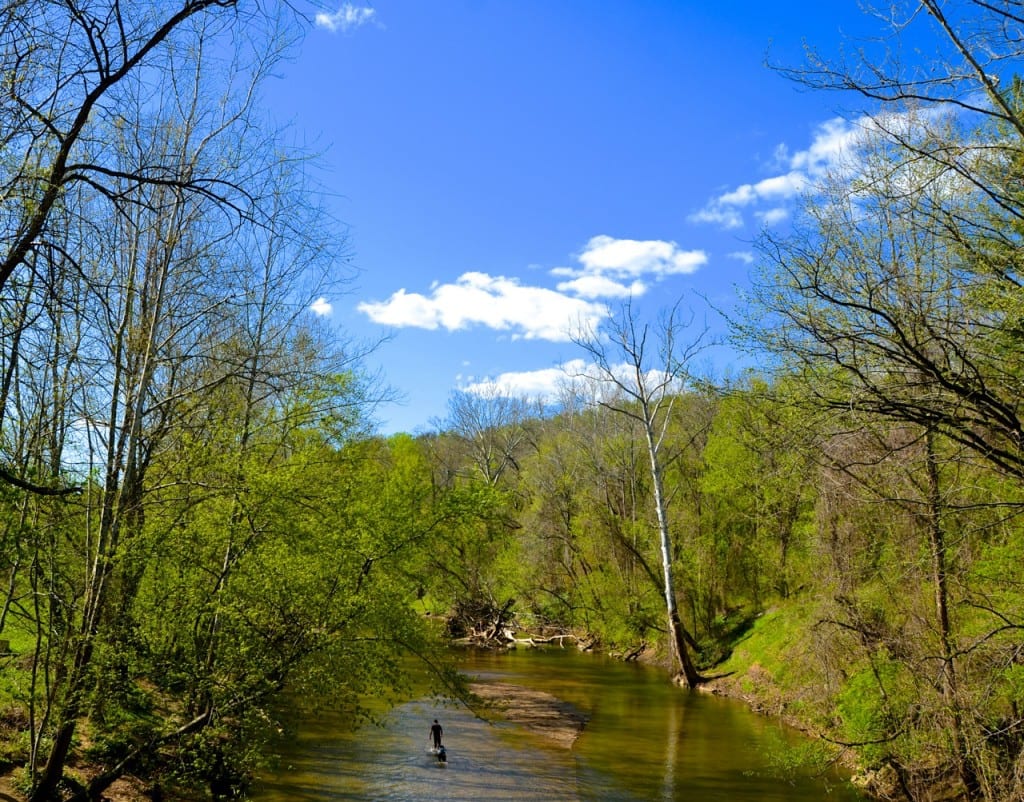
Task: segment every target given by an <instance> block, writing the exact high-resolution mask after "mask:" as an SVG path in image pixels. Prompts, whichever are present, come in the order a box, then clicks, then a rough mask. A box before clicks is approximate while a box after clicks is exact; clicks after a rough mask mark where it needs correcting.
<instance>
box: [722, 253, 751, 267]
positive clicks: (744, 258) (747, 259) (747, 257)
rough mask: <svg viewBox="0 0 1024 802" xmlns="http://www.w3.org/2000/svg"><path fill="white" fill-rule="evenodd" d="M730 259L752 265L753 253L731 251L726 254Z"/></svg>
mask: <svg viewBox="0 0 1024 802" xmlns="http://www.w3.org/2000/svg"><path fill="white" fill-rule="evenodd" d="M726 255H727V256H728V257H729V258H730V259H736V260H738V261H740V262H743V264H745V265H752V264H753V263H754V254H752V253H751V252H750V251H733V252H732V253H729V254H726Z"/></svg>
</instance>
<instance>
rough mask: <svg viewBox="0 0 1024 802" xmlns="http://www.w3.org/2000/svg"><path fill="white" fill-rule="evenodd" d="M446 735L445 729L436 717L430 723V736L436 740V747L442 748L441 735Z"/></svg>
mask: <svg viewBox="0 0 1024 802" xmlns="http://www.w3.org/2000/svg"><path fill="white" fill-rule="evenodd" d="M442 735H444V730H443V729H441V725H440V724H438V723H437V719H436V718H435V719H434V723H433V724H431V725H430V737H431V738H432V739H433V740H434V749H440V748H441V736H442Z"/></svg>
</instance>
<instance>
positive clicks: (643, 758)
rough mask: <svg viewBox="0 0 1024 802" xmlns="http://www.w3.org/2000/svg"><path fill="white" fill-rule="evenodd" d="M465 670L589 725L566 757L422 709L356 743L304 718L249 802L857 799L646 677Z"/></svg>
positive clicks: (558, 657)
mask: <svg viewBox="0 0 1024 802" xmlns="http://www.w3.org/2000/svg"><path fill="white" fill-rule="evenodd" d="M464 670H465V671H466V672H467V673H468V674H470V675H472V676H473V677H475V678H476V680H477V681H480V682H502V683H507V684H518V685H523V686H526V687H529V688H532V689H536V690H540V691H544V692H546V693H549V694H552V695H554V696H556V697H557V698H559V699H561V700H564V701H566V702H569V703H571V704H572V705H574V706H575V707H576V708H577V709H579V710H580V711H582V712H584V713H585V714H587V715H588V716H589V721H588V723H587V726H586V728H585V729H584V731H583V733H582V735H581V736H580V738H579V739H578V740H577V741H576V743H575V745H574V746H573V748H572V749H566V748H563V747H560V746H558V745H556V744H554V743H552V742H551V741H549V740H547V739H545V738H543V737H542V736H540V735H536V734H533V733H531V732H527V731H526V730H524V729H523V728H521V727H518V726H516V725H514V724H510V723H507V722H495V723H488V722H484V721H481V720H480V719H478V718H476V717H474V716H473V714H472V713H470V712H469V711H467V710H465V709H463V708H445V707H442V706H439V705H436V704H434V703H433V702H432V701H431V700H428V699H419V700H412V701H409V702H407V703H406V704H403V705H400V706H399V707H397V708H395V709H394V710H393V711H392V712H391V714H390V715H389V716H388V718H387V722H386V724H385V726H383V727H373V726H367V727H364V728H361V729H359V730H358V731H355V732H352V731H350V729H349V727H348V724H347V722H346V721H345V719H344V718H343V717H342V716H340V715H337V714H335V713H333V712H331V711H319V712H318V713H316V714H303V715H302V716H301V717H299V719H298V720H297V721H296V722H294V725H293V727H292V729H293V730H294V735H290V736H289V737H288V739H287V741H286V742H284V743H282V744H280V745H279V750H280V751H281V754H282V761H281V764H280V766H279V767H278V768H277V769H276V770H275V771H273V772H270V773H268V774H267V775H266V776H265V777H264V778H263V781H262V783H261V786H260V788H259V789H258V793H257V795H256V799H257V800H259V802H284V800H293V801H294V800H298V801H299V802H302V801H303V800H308V802H320V801H321V800H328V799H330V800H338V799H361V800H396V801H397V802H403V801H404V800H410V801H412V800H428V799H429V800H453V801H457V800H483V799H486V800H537V802H547V801H548V800H551V802H557V801H558V800H585V801H586V802H590V801H591V800H595V801H596V800H623V801H628V800H682V799H686V800H701V802H717V801H718V800H722V802H725V800H729V802H742V801H743V800H758V802H776V801H777V802H783V801H784V802H811V801H812V800H813V802H822V801H823V800H829V801H830V802H853V801H854V800H861V799H863V797H861V796H860V795H858V794H857V793H856V792H855V791H854V790H853V789H852V788H850V787H849V786H848V785H847V784H846V783H844V782H843V781H842V779H841V778H840V777H838V776H831V777H829V778H827V779H823V778H818V777H811V776H807V775H803V776H799V775H793V774H792V773H790V774H789V775H788V776H787V775H785V774H784V773H783V771H782V770H781V769H779V768H777V763H778V761H777V760H775V759H774V757H775V756H778V755H781V754H782V753H783V751H784V748H785V746H786V745H787V744H788V743H794V742H795V741H796V740H797V739H798V736H796V735H795V734H794V733H792V732H789V731H787V730H786V729H784V728H782V727H781V726H779V725H778V724H776V723H774V722H772V721H770V720H768V719H765V718H762V717H759V716H756V715H754V714H753V713H751V712H750V711H748V710H747V709H746V708H745V707H743V706H742V705H740V704H738V703H734V702H732V701H730V700H724V699H720V698H716V697H711V696H707V695H703V694H695V693H687V692H684V691H680V690H679V689H678V688H676V687H674V686H673V685H672V684H671V683H670V682H669V681H668V680H667V678H666V677H665V676H664V674H663V673H662V672H659V671H656V670H653V669H649V668H647V667H645V666H636V665H632V664H630V665H625V664H622V663H618V662H615V661H610V660H604V659H601V658H598V657H593V656H589V655H580V654H577V653H575V652H572V651H568V650H566V651H561V650H553V651H548V652H529V653H527V652H514V653H511V654H495V653H489V652H483V653H481V652H470V653H467V654H466V655H465V665H464ZM434 718H438V719H440V720H441V723H442V724H443V725H444V728H445V746H446V747H447V750H448V757H449V762H448V765H447V766H441V765H439V764H438V762H437V759H436V758H435V756H434V755H433V754H431V753H430V751H429V748H428V747H429V738H428V736H429V726H430V723H431V722H432V721H433V719H434Z"/></svg>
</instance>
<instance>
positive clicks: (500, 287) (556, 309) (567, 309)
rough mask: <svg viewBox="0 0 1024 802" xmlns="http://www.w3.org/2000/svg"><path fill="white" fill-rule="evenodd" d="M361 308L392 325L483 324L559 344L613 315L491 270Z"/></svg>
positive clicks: (601, 306)
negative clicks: (577, 332)
mask: <svg viewBox="0 0 1024 802" xmlns="http://www.w3.org/2000/svg"><path fill="white" fill-rule="evenodd" d="M357 308H358V309H359V311H360V312H363V313H364V314H366V315H368V316H369V317H370V319H371V320H373V321H374V322H376V323H381V324H384V325H387V326H397V327H409V326H411V327H416V328H423V329H431V330H433V329H438V328H444V329H447V330H448V331H461V330H463V329H467V328H470V327H471V326H474V325H483V326H487V327H488V328H491V329H495V330H498V331H511V332H512V333H513V336H514V337H522V338H524V339H528V340H534V339H537V340H552V341H555V342H567V341H568V340H569V335H570V333H571V332H572V331H574V330H576V328H578V327H579V326H580V325H583V326H593V325H596V324H597V323H598V322H599V321H600V320H601V319H602V318H604V317H606V316H607V314H608V310H607V307H605V305H604V304H599V303H594V302H591V301H586V300H583V299H581V298H572V297H570V296H568V295H565V294H563V293H559V292H556V291H554V290H549V289H545V288H543V287H529V286H523V285H522V284H520V283H519V281H518V280H517V279H514V278H506V277H504V276H490V275H487V274H486V273H464V274H463V275H462V276H460V277H459V278H458V279H457V280H456V281H455V282H454V283H452V284H437V285H435V286H433V287H432V288H431V294H430V295H429V296H426V295H420V294H419V293H407V292H406V291H405V290H404V289H401V290H398V292H396V293H394V294H393V295H392V296H391V297H390V298H389V299H388V300H386V301H382V302H368V303H361V304H359V306H358V307H357Z"/></svg>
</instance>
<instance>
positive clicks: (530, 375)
mask: <svg viewBox="0 0 1024 802" xmlns="http://www.w3.org/2000/svg"><path fill="white" fill-rule="evenodd" d="M575 361H578V362H580V364H582V360H575ZM565 384H566V371H565V368H564V366H562V367H554V368H541V369H540V370H524V371H509V372H507V373H500V374H498V375H497V376H496V377H494V378H491V379H484V380H483V381H475V382H471V383H469V384H466V385H464V386H463V387H461V388H460V389H462V390H464V391H465V392H467V393H473V394H474V395H479V396H483V397H490V396H493V395H494V393H495V390H497V391H498V392H500V393H501V394H502V395H507V396H510V397H513V398H531V399H537V400H540V401H554V400H556V399H557V398H558V397H559V395H560V392H561V388H563V387H564V386H565Z"/></svg>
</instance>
